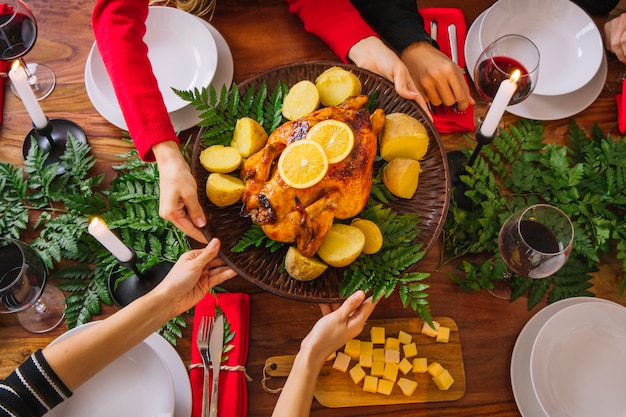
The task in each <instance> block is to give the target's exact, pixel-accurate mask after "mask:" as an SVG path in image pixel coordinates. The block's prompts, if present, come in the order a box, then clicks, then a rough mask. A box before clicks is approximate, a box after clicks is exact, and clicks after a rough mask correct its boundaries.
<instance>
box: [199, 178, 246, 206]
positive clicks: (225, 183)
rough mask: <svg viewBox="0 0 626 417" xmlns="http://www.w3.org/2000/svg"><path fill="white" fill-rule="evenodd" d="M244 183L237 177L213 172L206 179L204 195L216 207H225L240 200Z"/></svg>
mask: <svg viewBox="0 0 626 417" xmlns="http://www.w3.org/2000/svg"><path fill="white" fill-rule="evenodd" d="M243 189H244V184H243V181H241V180H240V179H239V178H237V177H234V176H232V175H228V174H221V173H217V172H214V173H212V174H209V177H208V178H207V181H206V195H207V197H208V198H209V201H210V202H211V203H213V204H215V205H216V206H218V207H226V206H230V205H231V204H235V203H236V202H238V201H240V200H241V196H242V195H243Z"/></svg>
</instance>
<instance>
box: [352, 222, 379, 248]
mask: <svg viewBox="0 0 626 417" xmlns="http://www.w3.org/2000/svg"><path fill="white" fill-rule="evenodd" d="M350 224H351V225H352V226H354V227H356V228H358V229H359V230H361V232H363V235H364V236H365V244H364V246H363V253H364V254H366V255H371V254H373V253H376V252H378V251H379V250H380V248H382V247H383V234H382V232H381V231H380V228H379V227H378V225H377V224H376V223H374V222H373V221H371V220H367V219H359V218H355V219H353V220H352V222H351V223H350Z"/></svg>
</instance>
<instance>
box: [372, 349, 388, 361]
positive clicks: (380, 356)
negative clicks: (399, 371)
mask: <svg viewBox="0 0 626 417" xmlns="http://www.w3.org/2000/svg"><path fill="white" fill-rule="evenodd" d="M372 361H373V362H385V349H383V348H374V349H372Z"/></svg>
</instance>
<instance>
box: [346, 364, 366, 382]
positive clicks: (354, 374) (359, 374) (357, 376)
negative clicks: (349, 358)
mask: <svg viewBox="0 0 626 417" xmlns="http://www.w3.org/2000/svg"><path fill="white" fill-rule="evenodd" d="M349 374H350V378H352V382H354V383H355V384H358V383H359V382H361V381H363V378H365V371H364V370H363V368H361V365H355V366H354V368H352V369H350V372H349Z"/></svg>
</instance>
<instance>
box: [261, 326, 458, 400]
mask: <svg viewBox="0 0 626 417" xmlns="http://www.w3.org/2000/svg"><path fill="white" fill-rule="evenodd" d="M434 320H436V321H438V322H439V323H440V324H441V325H442V326H446V327H449V328H450V340H449V342H448V343H437V342H436V341H435V339H434V338H432V337H429V336H425V335H422V334H421V330H422V324H423V320H421V319H419V318H402V319H377V320H368V322H367V323H366V325H365V328H364V329H363V332H362V333H361V334H360V335H359V336H358V337H357V338H358V339H359V340H366V341H369V340H370V336H369V335H370V328H371V327H372V326H378V327H384V328H385V331H386V336H387V337H389V336H391V337H397V336H398V332H399V331H400V330H403V331H405V332H407V333H409V334H411V335H413V341H414V342H415V343H416V344H417V356H418V357H426V358H428V363H430V362H439V363H440V364H441V365H442V366H443V367H444V368H446V369H447V370H448V371H449V372H450V375H452V378H453V379H454V384H452V386H451V387H450V388H449V389H448V390H447V391H441V390H439V389H438V388H437V387H436V386H435V384H434V383H433V382H432V379H431V377H430V375H429V374H428V373H424V374H414V373H413V372H412V371H409V373H408V374H407V375H402V373H401V372H398V378H400V376H403V377H405V378H408V379H412V380H414V381H416V382H417V384H418V385H417V389H416V390H415V392H414V393H413V395H411V396H408V397H407V396H405V395H404V394H403V393H402V391H401V390H400V387H398V386H397V385H395V386H394V388H393V391H392V393H391V395H383V394H373V393H369V392H365V391H363V382H361V383H359V384H358V385H355V384H354V382H352V379H351V378H350V375H349V374H348V372H345V373H344V372H340V371H338V370H336V369H333V367H332V364H333V361H328V362H327V363H326V364H325V365H324V367H323V368H322V370H321V372H320V375H319V377H318V379H317V383H316V385H315V392H314V396H315V399H316V400H317V401H318V402H319V403H320V404H322V405H323V406H325V407H329V408H338V407H357V406H367V405H385V404H408V403H421V402H437V401H453V400H458V399H459V398H461V397H463V395H465V368H464V366H463V354H462V349H461V339H460V337H459V329H458V326H457V325H456V323H455V322H454V320H452V319H451V318H449V317H435V318H434ZM375 347H382V345H375ZM294 358H295V355H288V356H273V357H270V358H268V359H267V360H266V361H265V369H266V373H267V375H268V376H270V377H286V376H288V375H289V371H290V370H291V366H292V365H293V360H294ZM354 365H356V361H354V360H352V361H351V363H350V368H351V367H353V366H354ZM365 370H366V372H369V370H368V369H365Z"/></svg>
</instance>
